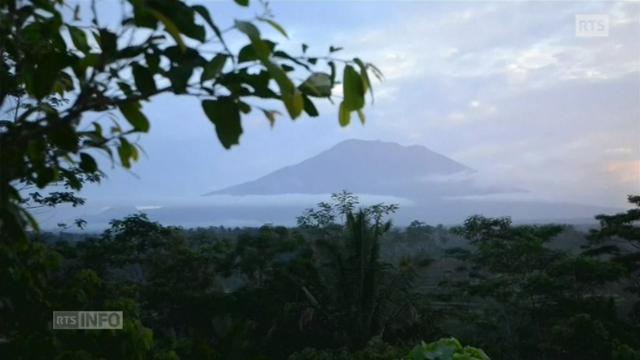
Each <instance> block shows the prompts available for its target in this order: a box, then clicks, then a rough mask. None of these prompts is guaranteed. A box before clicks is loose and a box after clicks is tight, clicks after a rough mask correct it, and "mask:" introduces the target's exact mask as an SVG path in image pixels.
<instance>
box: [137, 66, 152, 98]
mask: <svg viewBox="0 0 640 360" xmlns="http://www.w3.org/2000/svg"><path fill="white" fill-rule="evenodd" d="M132 72H133V78H134V79H135V81H136V87H138V90H139V91H140V93H141V94H142V95H144V96H149V95H151V94H153V93H155V92H156V90H157V89H156V82H155V80H154V79H153V73H151V71H149V69H148V68H146V67H145V66H142V65H140V64H138V63H134V64H133V65H132Z"/></svg>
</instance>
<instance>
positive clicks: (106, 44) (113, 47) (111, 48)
mask: <svg viewBox="0 0 640 360" xmlns="http://www.w3.org/2000/svg"><path fill="white" fill-rule="evenodd" d="M98 39H99V42H100V49H101V50H102V56H103V57H106V58H113V57H114V56H115V55H116V52H117V51H118V38H117V36H116V34H114V33H112V32H111V31H109V30H106V29H100V37H99V38H98Z"/></svg>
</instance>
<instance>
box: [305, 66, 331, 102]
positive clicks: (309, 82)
mask: <svg viewBox="0 0 640 360" xmlns="http://www.w3.org/2000/svg"><path fill="white" fill-rule="evenodd" d="M332 87H333V83H332V82H331V75H329V74H326V73H320V72H318V73H313V74H311V76H309V77H308V78H307V79H306V80H305V81H304V82H303V83H302V84H300V86H299V88H300V90H301V91H302V93H304V94H305V95H309V96H316V97H329V96H331V88H332Z"/></svg>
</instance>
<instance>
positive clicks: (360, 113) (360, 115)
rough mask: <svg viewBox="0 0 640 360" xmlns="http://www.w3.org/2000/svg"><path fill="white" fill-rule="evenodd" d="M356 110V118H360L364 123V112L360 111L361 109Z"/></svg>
mask: <svg viewBox="0 0 640 360" xmlns="http://www.w3.org/2000/svg"><path fill="white" fill-rule="evenodd" d="M356 112H357V113H358V118H359V119H360V123H361V124H362V125H364V123H365V121H366V117H365V116H364V112H363V111H362V109H358V110H357V111H356Z"/></svg>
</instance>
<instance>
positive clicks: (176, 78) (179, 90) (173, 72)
mask: <svg viewBox="0 0 640 360" xmlns="http://www.w3.org/2000/svg"><path fill="white" fill-rule="evenodd" d="M192 73H193V68H191V67H189V66H174V67H172V68H171V69H170V70H169V71H168V72H167V74H166V76H167V77H168V78H169V80H170V81H171V88H172V89H173V91H174V92H175V93H176V94H184V93H186V92H187V84H188V82H189V78H191V74H192Z"/></svg>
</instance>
